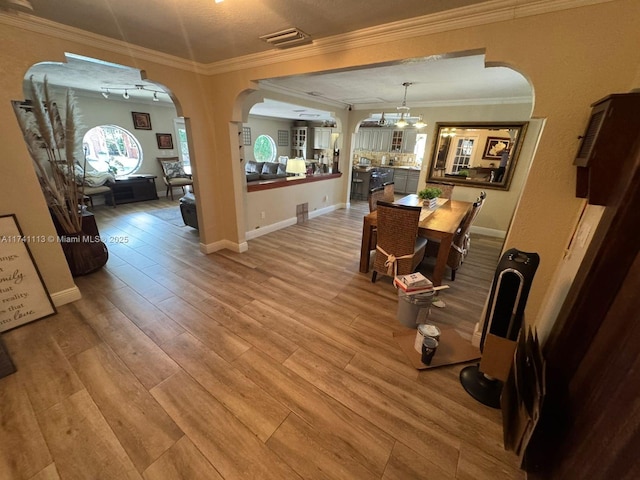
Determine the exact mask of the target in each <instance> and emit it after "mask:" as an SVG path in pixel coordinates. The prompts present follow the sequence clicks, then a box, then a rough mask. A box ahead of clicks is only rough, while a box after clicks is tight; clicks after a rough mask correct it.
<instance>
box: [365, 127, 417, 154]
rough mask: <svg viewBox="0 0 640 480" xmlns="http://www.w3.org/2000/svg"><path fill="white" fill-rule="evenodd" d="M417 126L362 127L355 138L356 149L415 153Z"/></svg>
mask: <svg viewBox="0 0 640 480" xmlns="http://www.w3.org/2000/svg"><path fill="white" fill-rule="evenodd" d="M416 135H417V131H416V129H415V128H405V129H402V130H393V129H390V128H361V129H360V130H358V133H357V134H356V138H355V144H354V149H355V150H369V151H372V152H393V153H401V152H402V153H413V149H414V147H415V144H416Z"/></svg>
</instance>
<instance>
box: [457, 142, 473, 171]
mask: <svg viewBox="0 0 640 480" xmlns="http://www.w3.org/2000/svg"><path fill="white" fill-rule="evenodd" d="M474 142H475V139H473V138H458V144H457V145H456V153H455V157H453V168H452V171H453V173H458V172H459V171H460V170H464V169H467V168H469V161H470V160H471V154H472V153H473V144H474Z"/></svg>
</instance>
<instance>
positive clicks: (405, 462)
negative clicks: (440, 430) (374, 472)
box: [382, 442, 457, 480]
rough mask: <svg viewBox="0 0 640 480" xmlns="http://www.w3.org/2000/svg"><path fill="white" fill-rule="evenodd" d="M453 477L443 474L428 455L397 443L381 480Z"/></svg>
mask: <svg viewBox="0 0 640 480" xmlns="http://www.w3.org/2000/svg"><path fill="white" fill-rule="evenodd" d="M455 478H457V477H456V476H455V475H452V474H450V473H446V472H444V471H443V470H442V469H441V468H440V467H439V466H438V465H437V463H435V462H433V461H432V459H431V458H429V456H428V455H422V454H421V453H416V451H415V450H412V449H411V448H409V447H407V446H406V445H404V444H402V443H400V442H397V443H396V444H395V446H394V447H393V451H392V452H391V458H390V459H389V463H388V464H387V468H386V469H385V470H384V475H383V476H382V480H423V479H429V480H454V479H455Z"/></svg>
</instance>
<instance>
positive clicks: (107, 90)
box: [100, 85, 166, 102]
mask: <svg viewBox="0 0 640 480" xmlns="http://www.w3.org/2000/svg"><path fill="white" fill-rule="evenodd" d="M101 88H102V92H100V93H101V94H102V96H103V97H104V98H107V99H108V98H109V96H110V95H111V93H113V92H121V93H122V98H124V99H125V100H129V98H131V95H129V91H130V90H131V91H136V90H138V91H145V92H153V98H152V100H153V101H154V102H159V101H160V99H159V98H158V94H159V93H164V94H166V92H163V91H162V90H155V89H153V88H149V87H147V86H146V85H133V86H132V87H101Z"/></svg>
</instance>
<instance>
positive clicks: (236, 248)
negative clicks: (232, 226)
mask: <svg viewBox="0 0 640 480" xmlns="http://www.w3.org/2000/svg"><path fill="white" fill-rule="evenodd" d="M225 248H226V249H227V250H231V251H232V252H237V253H242V252H246V251H247V250H248V249H249V245H247V242H242V243H235V242H232V241H230V240H220V241H218V242H213V243H206V244H205V243H201V244H200V251H201V252H202V253H204V254H206V255H208V254H210V253H213V252H217V251H218V250H224V249H225Z"/></svg>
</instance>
